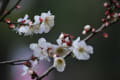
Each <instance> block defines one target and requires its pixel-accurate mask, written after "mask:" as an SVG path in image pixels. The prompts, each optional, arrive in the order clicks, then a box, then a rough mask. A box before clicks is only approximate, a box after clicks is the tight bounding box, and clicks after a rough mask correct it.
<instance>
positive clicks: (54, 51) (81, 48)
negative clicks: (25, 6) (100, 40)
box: [0, 0, 120, 80]
mask: <svg viewBox="0 0 120 80" xmlns="http://www.w3.org/2000/svg"><path fill="white" fill-rule="evenodd" d="M20 1H21V0H19V2H20ZM19 2H18V3H17V4H16V8H20V6H19V5H18V4H19ZM104 7H105V9H106V10H105V13H104V15H105V16H104V18H102V25H101V26H100V27H99V28H98V29H95V28H93V27H92V26H91V25H85V26H84V29H83V32H82V34H83V35H86V34H88V33H90V34H89V35H88V36H87V37H85V39H83V40H81V39H80V37H77V38H76V39H74V37H73V36H72V35H70V34H66V33H61V34H60V36H59V37H58V39H56V43H57V44H53V43H50V42H48V41H47V40H46V39H45V38H40V39H39V40H38V42H37V43H31V44H30V49H31V50H32V51H33V54H32V57H31V58H30V59H28V60H18V61H13V62H10V61H8V62H2V63H0V64H4V63H5V64H10V63H11V64H13V63H16V65H17V63H19V62H22V61H23V62H24V63H23V64H22V65H23V73H22V76H24V75H26V74H29V75H30V76H31V79H36V80H41V79H42V78H44V77H45V76H46V75H48V74H49V72H50V71H51V70H52V69H53V68H55V69H56V70H57V71H58V72H63V71H64V70H65V68H66V61H65V59H66V57H67V56H68V55H70V56H72V57H73V58H75V59H77V60H89V59H90V55H92V54H93V52H94V50H93V47H92V46H91V45H88V44H87V43H86V41H88V40H89V39H91V38H92V37H93V36H94V35H96V34H97V33H100V32H103V30H104V29H105V28H107V27H108V26H109V25H110V24H112V23H115V22H117V21H119V20H120V13H119V12H118V10H119V9H120V4H119V1H118V0H109V2H105V3H104ZM12 9H14V8H12ZM12 9H11V10H10V11H12ZM8 13H10V12H8ZM5 17H6V15H5ZM5 17H3V18H2V19H4V18H5ZM54 18H55V16H54V15H52V14H51V12H50V11H48V12H47V13H46V12H44V13H41V15H35V16H34V20H33V21H32V20H31V19H29V16H28V15H27V14H26V15H25V17H24V18H19V19H18V20H17V23H13V22H11V21H10V20H9V19H5V20H4V21H5V22H6V23H7V24H9V28H10V29H13V30H14V31H16V32H17V33H18V34H19V35H22V34H23V35H25V36H28V35H33V34H42V33H48V32H49V31H50V30H51V29H52V28H53V27H54V25H55V24H54ZM103 37H105V38H107V37H108V34H107V33H105V32H104V33H103ZM41 60H47V61H48V62H51V61H53V64H52V68H50V69H48V71H47V72H45V73H43V74H42V75H41V76H38V74H37V71H36V70H35V67H36V66H38V64H39V62H40V61H41Z"/></svg>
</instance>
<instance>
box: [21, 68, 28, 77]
mask: <svg viewBox="0 0 120 80" xmlns="http://www.w3.org/2000/svg"><path fill="white" fill-rule="evenodd" d="M28 69H29V68H28V67H27V66H23V71H24V72H23V73H22V76H25V75H26V74H27V72H28Z"/></svg>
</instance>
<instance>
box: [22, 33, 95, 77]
mask: <svg viewBox="0 0 120 80" xmlns="http://www.w3.org/2000/svg"><path fill="white" fill-rule="evenodd" d="M56 42H57V44H52V43H50V42H47V41H46V39H45V38H40V39H39V40H38V43H31V44H30V49H31V50H32V51H33V56H34V58H35V59H36V60H35V61H34V65H33V66H32V68H31V67H29V66H26V64H25V66H24V67H23V70H24V74H27V73H29V74H31V73H32V75H33V74H34V75H35V72H34V67H35V66H36V64H38V63H39V61H40V60H48V61H51V59H53V61H54V62H53V66H54V67H55V68H56V69H57V71H59V72H63V71H64V70H65V67H66V62H65V56H66V55H68V54H72V55H71V56H74V57H73V58H76V59H78V60H89V59H90V55H91V54H93V47H92V46H90V45H87V44H86V42H85V41H84V40H80V37H78V38H77V39H75V40H73V36H72V35H70V34H65V33H61V34H60V36H59V38H58V39H57V40H56ZM27 64H28V62H27ZM29 64H30V63H29ZM35 77H37V75H35Z"/></svg>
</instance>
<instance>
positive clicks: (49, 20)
mask: <svg viewBox="0 0 120 80" xmlns="http://www.w3.org/2000/svg"><path fill="white" fill-rule="evenodd" d="M40 18H41V19H42V23H41V25H40V29H41V31H43V32H44V33H48V32H49V31H50V30H51V28H52V27H53V26H54V18H55V16H54V15H52V14H51V12H50V11H48V13H42V14H41V16H40ZM41 33H42V32H41Z"/></svg>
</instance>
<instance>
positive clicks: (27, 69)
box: [22, 60, 38, 76]
mask: <svg viewBox="0 0 120 80" xmlns="http://www.w3.org/2000/svg"><path fill="white" fill-rule="evenodd" d="M37 65H38V60H35V61H32V65H31V67H28V66H26V65H24V66H23V68H22V69H23V73H22V76H25V75H26V74H32V73H33V72H34V68H35V67H36V66H37Z"/></svg>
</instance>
